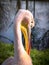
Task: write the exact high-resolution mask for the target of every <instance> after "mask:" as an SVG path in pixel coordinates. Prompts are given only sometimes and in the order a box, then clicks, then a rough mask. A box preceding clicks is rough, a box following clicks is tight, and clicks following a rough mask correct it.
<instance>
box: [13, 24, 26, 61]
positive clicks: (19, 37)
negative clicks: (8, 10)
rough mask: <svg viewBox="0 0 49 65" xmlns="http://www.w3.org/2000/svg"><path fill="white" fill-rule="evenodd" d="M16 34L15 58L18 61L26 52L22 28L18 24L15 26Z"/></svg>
mask: <svg viewBox="0 0 49 65" xmlns="http://www.w3.org/2000/svg"><path fill="white" fill-rule="evenodd" d="M14 33H15V34H14V35H15V41H14V59H15V61H17V59H20V55H22V54H24V52H25V50H24V47H23V44H22V35H21V29H20V25H19V24H18V25H17V26H16V27H15V28H14Z"/></svg>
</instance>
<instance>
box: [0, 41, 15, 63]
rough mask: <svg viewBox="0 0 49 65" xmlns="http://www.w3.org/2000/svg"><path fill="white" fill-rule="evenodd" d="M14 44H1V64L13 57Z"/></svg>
mask: <svg viewBox="0 0 49 65" xmlns="http://www.w3.org/2000/svg"><path fill="white" fill-rule="evenodd" d="M13 49H14V48H13V44H8V43H7V44H6V43H2V42H0V64H1V63H2V62H3V61H4V60H5V59H6V58H8V57H10V56H13Z"/></svg>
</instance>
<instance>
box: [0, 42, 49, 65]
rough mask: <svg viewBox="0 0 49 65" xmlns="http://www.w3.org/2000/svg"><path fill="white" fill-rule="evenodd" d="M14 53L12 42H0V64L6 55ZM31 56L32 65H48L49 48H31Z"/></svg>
mask: <svg viewBox="0 0 49 65" xmlns="http://www.w3.org/2000/svg"><path fill="white" fill-rule="evenodd" d="M13 55H14V48H13V44H5V43H2V42H0V64H1V63H2V62H3V61H4V60H5V59H6V58H8V57H10V56H13ZM30 55H31V58H32V62H33V65H49V49H46V50H43V51H39V50H36V49H33V50H31V54H30Z"/></svg>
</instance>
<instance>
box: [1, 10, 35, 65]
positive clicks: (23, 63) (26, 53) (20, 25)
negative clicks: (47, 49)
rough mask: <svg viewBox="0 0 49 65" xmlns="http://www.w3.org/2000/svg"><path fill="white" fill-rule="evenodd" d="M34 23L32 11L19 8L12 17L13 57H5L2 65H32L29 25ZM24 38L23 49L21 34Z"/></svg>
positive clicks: (32, 25) (31, 25)
mask: <svg viewBox="0 0 49 65" xmlns="http://www.w3.org/2000/svg"><path fill="white" fill-rule="evenodd" d="M34 25H35V22H34V18H33V15H32V13H31V12H30V11H29V10H24V9H20V10H19V11H18V13H17V15H16V16H15V19H14V57H9V58H8V59H6V60H5V61H4V62H3V63H2V65H32V60H31V58H30V34H31V27H32V28H33V27H34ZM21 31H22V33H23V35H24V38H25V47H26V48H25V49H26V50H25V49H24V47H23V44H22V34H21Z"/></svg>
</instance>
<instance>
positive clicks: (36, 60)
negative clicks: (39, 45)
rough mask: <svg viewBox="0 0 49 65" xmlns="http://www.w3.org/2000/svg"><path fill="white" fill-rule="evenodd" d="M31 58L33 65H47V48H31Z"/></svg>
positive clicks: (48, 52)
mask: <svg viewBox="0 0 49 65" xmlns="http://www.w3.org/2000/svg"><path fill="white" fill-rule="evenodd" d="M31 58H32V62H33V65H49V49H46V50H43V51H39V50H36V49H33V50H31Z"/></svg>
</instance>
